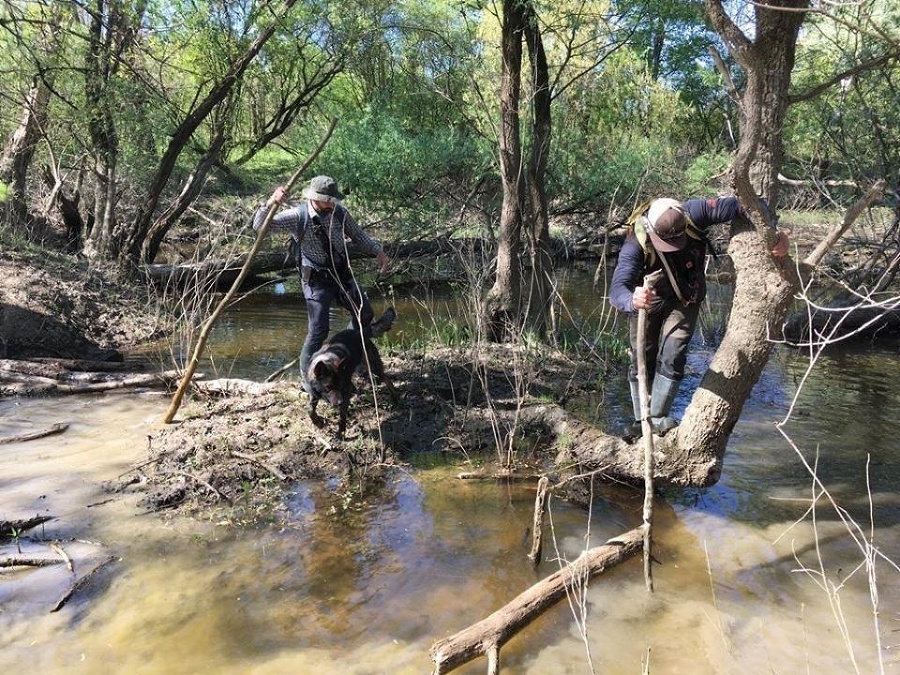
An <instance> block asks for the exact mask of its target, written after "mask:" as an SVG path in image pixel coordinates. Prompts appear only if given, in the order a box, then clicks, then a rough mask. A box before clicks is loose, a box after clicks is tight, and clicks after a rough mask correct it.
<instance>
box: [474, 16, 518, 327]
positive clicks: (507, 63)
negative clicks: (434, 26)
mask: <svg viewBox="0 0 900 675" xmlns="http://www.w3.org/2000/svg"><path fill="white" fill-rule="evenodd" d="M524 26H525V14H524V10H523V6H522V2H521V1H520V0H503V26H502V44H503V73H502V75H501V80H500V139H499V144H500V177H501V180H502V183H503V206H502V208H501V211H500V239H499V248H498V250H497V269H496V276H495V279H494V286H493V288H491V290H490V292H489V293H488V296H487V299H486V302H485V310H484V311H485V316H484V317H483V325H484V327H485V333H486V335H487V337H488V338H489V339H490V340H492V341H494V342H502V341H503V340H505V339H506V338H507V337H509V336H510V335H511V333H512V332H513V330H514V329H515V328H516V327H517V326H518V324H519V312H520V301H521V288H520V284H521V279H522V270H521V267H522V262H521V258H520V255H521V249H522V243H521V236H522V212H523V208H522V205H523V202H524V189H523V188H524V181H523V176H522V172H523V167H522V149H521V140H520V138H519V101H520V98H521V90H522V31H523V30H524Z"/></svg>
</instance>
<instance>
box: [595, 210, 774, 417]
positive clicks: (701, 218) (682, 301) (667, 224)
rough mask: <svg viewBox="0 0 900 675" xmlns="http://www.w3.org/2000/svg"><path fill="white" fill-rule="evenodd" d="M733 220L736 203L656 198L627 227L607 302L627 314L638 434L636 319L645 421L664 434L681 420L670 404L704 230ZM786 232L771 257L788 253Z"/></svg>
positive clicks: (702, 284)
mask: <svg viewBox="0 0 900 675" xmlns="http://www.w3.org/2000/svg"><path fill="white" fill-rule="evenodd" d="M737 217H745V218H746V217H747V214H746V212H745V211H744V209H743V207H742V206H741V204H740V202H739V201H738V199H737V198H736V197H719V198H715V199H689V200H687V201H685V202H680V201H678V200H676V199H671V198H668V197H664V198H659V199H654V200H652V201H651V202H650V203H649V207H648V208H646V210H644V211H641V212H638V213H635V214H634V215H633V222H632V229H631V231H630V232H629V233H628V236H627V237H626V239H625V243H624V244H623V245H622V250H621V251H620V252H619V260H618V263H617V264H616V269H615V271H614V272H613V277H612V284H611V288H610V297H609V301H610V303H611V304H612V305H613V307H615V308H617V309H619V310H621V311H622V312H627V313H628V315H629V333H630V340H631V363H630V365H629V368H628V383H629V385H630V389H631V401H632V406H633V409H634V420H635V421H634V423H633V424H632V425H631V427H630V429H629V433H630V434H632V435H639V434H640V429H641V423H640V419H641V404H640V396H639V393H638V392H639V387H638V374H637V345H638V335H637V325H638V321H637V316H638V311H639V310H642V309H646V310H647V317H646V324H645V325H646V332H645V336H644V347H645V359H646V360H645V363H646V364H647V379H648V382H647V390H648V391H649V392H650V423H651V426H652V427H653V430H654V431H655V432H656V433H665V432H666V431H668V430H670V429H672V428H674V427H676V426H677V425H678V422H677V421H676V420H675V419H674V418H673V417H672V416H671V414H670V413H671V408H672V403H673V402H674V400H675V395H676V393H677V392H678V387H679V385H680V384H681V380H682V378H683V377H684V366H685V363H686V362H687V352H688V344H689V343H690V341H691V336H693V334H694V329H695V328H696V326H697V318H698V316H699V313H700V303H701V302H703V299H704V298H705V297H706V253H707V250H708V249H709V248H711V245H710V243H709V240H708V239H707V237H706V234H705V232H706V230H707V229H708V228H710V227H711V226H713V225H716V224H719V223H726V222H729V221H731V220H734V219H735V218H737ZM788 245H789V240H788V236H787V232H785V231H779V232H778V238H777V242H776V245H775V247H774V248H773V249H772V254H773V255H775V256H778V257H781V256H784V255H785V254H786V253H787V250H788ZM657 270H660V271H661V272H662V274H661V280H660V281H659V283H658V284H657V285H656V286H655V287H654V288H645V287H644V285H643V283H644V277H645V276H646V275H648V274H650V273H652V272H655V271H657Z"/></svg>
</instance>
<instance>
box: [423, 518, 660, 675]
mask: <svg viewBox="0 0 900 675" xmlns="http://www.w3.org/2000/svg"><path fill="white" fill-rule="evenodd" d="M642 540H643V531H642V528H635V529H633V530H630V531H629V532H626V533H625V534H623V535H621V536H619V537H615V538H614V539H610V540H609V541H608V542H606V543H605V544H603V545H602V546H597V547H595V548H592V549H589V550H587V551H585V552H584V553H582V554H581V555H580V556H578V558H577V559H575V560H574V561H573V562H571V563H569V564H568V565H566V566H565V567H563V568H562V569H560V570H559V571H557V572H554V573H553V574H551V575H550V576H549V577H547V578H546V579H544V580H543V581H540V582H538V583H536V584H535V585H534V586H532V587H531V588H529V589H528V590H526V591H525V592H524V593H521V594H520V595H519V596H518V597H516V598H515V599H514V600H513V601H512V602H510V603H509V604H507V605H506V606H505V607H502V608H500V609H498V610H497V611H496V612H494V613H493V614H491V615H490V616H488V617H487V618H486V619H483V620H481V621H479V622H478V623H476V624H473V625H472V626H469V627H468V628H466V629H464V630H462V631H460V632H459V633H456V634H455V635H452V636H450V637H448V638H444V639H443V640H439V641H438V642H436V643H434V645H433V646H432V648H431V660H432V661H433V662H434V665H435V668H434V671H433V674H434V675H441V673H449V672H450V671H451V670H454V669H455V668H458V667H459V666H461V665H463V664H464V663H468V662H469V661H471V660H472V659H474V658H476V657H478V656H487V657H488V660H489V663H490V669H489V672H499V662H500V648H501V647H502V646H503V645H504V644H506V643H507V642H508V641H509V640H510V639H511V638H512V637H513V636H515V635H516V633H518V632H519V631H520V630H522V629H523V628H525V626H527V625H528V624H529V623H531V622H532V621H534V620H535V619H536V618H537V617H538V616H540V615H541V614H542V613H543V612H544V611H546V610H547V609H549V608H550V607H551V606H553V605H554V604H556V603H557V602H558V601H559V600H561V599H562V598H564V597H565V595H566V593H567V592H568V591H569V589H570V588H571V587H572V586H573V585H574V584H576V583H579V584H580V583H583V582H584V581H585V580H586V579H590V578H592V577H594V576H597V575H599V574H602V573H603V572H605V571H606V570H608V569H610V568H612V567H615V566H616V565H618V564H620V563H622V562H624V561H625V560H627V559H628V558H630V557H631V556H632V555H634V554H635V553H637V552H638V551H639V550H640V549H641V542H642Z"/></svg>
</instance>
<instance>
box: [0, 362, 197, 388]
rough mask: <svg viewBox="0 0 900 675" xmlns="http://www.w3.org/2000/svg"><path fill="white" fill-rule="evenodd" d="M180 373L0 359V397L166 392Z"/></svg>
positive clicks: (175, 371)
mask: <svg viewBox="0 0 900 675" xmlns="http://www.w3.org/2000/svg"><path fill="white" fill-rule="evenodd" d="M178 377H179V371H177V370H166V371H161V372H157V373H129V372H108V371H105V370H104V371H103V372H86V371H83V370H76V369H72V370H70V369H69V368H68V367H67V366H66V365H65V364H61V363H60V362H55V361H54V362H43V361H19V360H15V359H0V396H3V395H14V396H36V395H47V394H89V393H96V392H100V391H111V390H113V389H125V388H129V387H154V388H163V389H165V388H169V387H171V386H172V383H173V382H176V381H177V380H178Z"/></svg>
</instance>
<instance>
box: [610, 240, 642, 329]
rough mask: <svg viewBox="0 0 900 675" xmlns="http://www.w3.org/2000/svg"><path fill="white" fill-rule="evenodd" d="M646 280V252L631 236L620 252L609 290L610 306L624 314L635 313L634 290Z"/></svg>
mask: <svg viewBox="0 0 900 675" xmlns="http://www.w3.org/2000/svg"><path fill="white" fill-rule="evenodd" d="M643 278H644V252H643V251H642V250H641V246H640V244H638V241H637V238H636V237H635V236H634V235H633V234H630V235H628V237H627V238H626V239H625V243H624V244H623V245H622V250H621V251H619V260H618V262H617V263H616V269H615V270H614V271H613V275H612V284H611V285H610V289H609V304H611V305H612V306H613V307H615V308H616V309H618V310H619V311H622V312H633V311H634V304H633V302H634V289H635V288H637V287H638V286H639V285H640V284H641V281H642V280H643Z"/></svg>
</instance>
